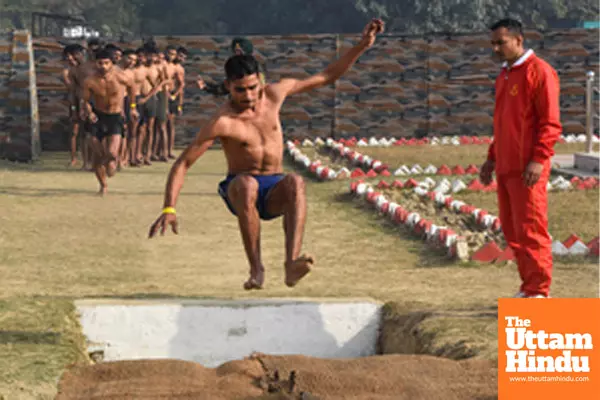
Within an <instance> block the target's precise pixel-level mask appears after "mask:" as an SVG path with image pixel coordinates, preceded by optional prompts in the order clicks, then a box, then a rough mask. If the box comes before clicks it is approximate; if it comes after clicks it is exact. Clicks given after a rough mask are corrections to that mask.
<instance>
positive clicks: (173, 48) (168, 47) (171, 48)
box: [165, 44, 177, 52]
mask: <svg viewBox="0 0 600 400" xmlns="http://www.w3.org/2000/svg"><path fill="white" fill-rule="evenodd" d="M171 50H175V51H177V48H176V47H175V46H173V45H172V44H170V45H168V46H167V48H166V49H165V51H166V52H169V51H171Z"/></svg>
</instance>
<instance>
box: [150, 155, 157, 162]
mask: <svg viewBox="0 0 600 400" xmlns="http://www.w3.org/2000/svg"><path fill="white" fill-rule="evenodd" d="M150 160H152V161H158V156H157V155H155V154H152V156H150Z"/></svg>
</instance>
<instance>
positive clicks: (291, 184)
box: [283, 173, 306, 200]
mask: <svg viewBox="0 0 600 400" xmlns="http://www.w3.org/2000/svg"><path fill="white" fill-rule="evenodd" d="M283 182H284V185H285V187H286V195H287V196H289V198H288V200H292V199H296V198H298V197H301V196H304V191H305V187H306V186H305V184H304V179H302V177H301V176H300V175H298V174H293V173H292V174H288V175H286V177H285V178H283Z"/></svg>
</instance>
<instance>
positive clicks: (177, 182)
mask: <svg viewBox="0 0 600 400" xmlns="http://www.w3.org/2000/svg"><path fill="white" fill-rule="evenodd" d="M220 125H221V122H220V119H219V118H218V117H216V118H214V119H213V120H211V121H210V122H209V123H208V124H207V125H206V126H204V127H203V128H202V129H201V130H200V132H199V133H198V135H197V136H196V139H195V140H194V142H193V143H192V144H190V145H189V146H188V147H187V148H186V149H185V150H184V151H183V153H181V154H180V155H179V158H177V160H176V161H175V163H174V164H173V166H172V167H171V171H170V172H169V177H168V179H167V187H166V189H165V200H164V203H163V212H162V214H161V215H160V217H158V219H157V220H156V221H155V222H154V223H153V224H152V226H151V227H150V233H149V235H148V237H149V238H152V237H153V236H154V235H156V233H157V232H158V230H159V229H160V232H161V234H162V235H164V233H165V230H166V229H167V226H168V225H171V227H172V229H173V232H174V233H178V232H177V218H176V216H175V205H176V204H177V198H178V197H179V192H181V188H182V187H183V181H184V180H185V175H186V173H187V171H188V169H190V167H191V166H192V165H193V164H194V163H195V162H196V160H198V158H200V157H201V156H202V155H203V154H204V153H205V152H206V150H208V148H209V147H210V145H211V144H212V143H213V142H214V140H215V139H216V138H217V137H218V136H219V132H222V129H221V127H220Z"/></svg>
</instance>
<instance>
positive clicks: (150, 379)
mask: <svg viewBox="0 0 600 400" xmlns="http://www.w3.org/2000/svg"><path fill="white" fill-rule="evenodd" d="M292 371H293V372H294V373H293V374H292V380H293V381H294V382H293V383H294V384H293V385H290V382H289V378H290V374H291V373H292ZM275 375H277V376H278V377H279V381H277V380H276V379H274V376H275ZM496 382H497V370H496V367H495V366H494V365H493V364H492V363H490V362H488V361H483V360H474V359H471V360H461V361H454V360H450V359H445V358H438V357H433V356H423V355H404V354H396V355H378V356H370V357H364V358H354V359H344V360H342V359H321V358H316V357H306V356H269V355H264V354H255V355H252V356H250V357H248V358H245V359H243V360H236V361H230V362H226V363H224V364H222V365H220V366H219V367H217V368H206V367H203V366H202V365H200V364H198V363H194V362H189V361H179V360H172V359H162V360H135V361H115V362H106V363H100V364H96V365H86V366H72V367H71V368H70V369H68V370H67V371H66V372H65V373H64V374H63V376H62V377H61V380H60V382H59V387H58V390H59V394H58V396H57V397H56V399H57V400H75V399H86V400H91V399H93V400H99V399H102V400H108V399H111V400H116V399H206V400H246V399H248V400H249V399H321V400H329V399H331V400H358V399H361V400H362V399H365V400H367V399H368V400H388V399H389V400H392V399H393V400H401V399H407V400H408V399H410V400H418V399H427V400H432V399H436V400H446V399H448V400H450V399H457V400H469V399H472V400H490V399H495V398H497V387H496ZM290 386H293V390H292V392H291V393H290V391H289V388H290ZM269 392H271V393H269Z"/></svg>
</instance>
